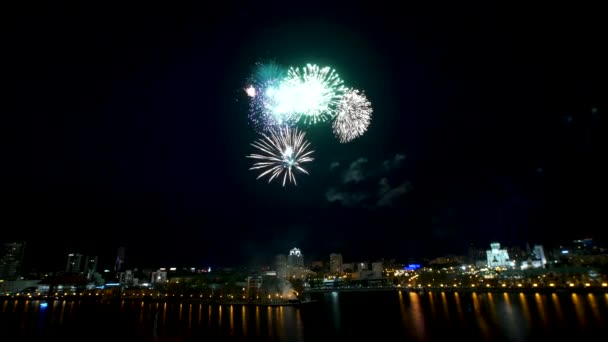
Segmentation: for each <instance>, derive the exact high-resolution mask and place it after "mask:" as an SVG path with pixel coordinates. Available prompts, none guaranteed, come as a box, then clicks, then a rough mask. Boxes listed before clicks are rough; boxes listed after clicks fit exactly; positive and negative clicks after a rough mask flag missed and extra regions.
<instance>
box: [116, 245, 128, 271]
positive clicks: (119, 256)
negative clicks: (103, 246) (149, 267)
mask: <svg viewBox="0 0 608 342" xmlns="http://www.w3.org/2000/svg"><path fill="white" fill-rule="evenodd" d="M126 255H127V250H126V248H124V247H119V248H118V251H117V253H116V262H115V263H114V272H121V271H123V270H124V264H125V260H126Z"/></svg>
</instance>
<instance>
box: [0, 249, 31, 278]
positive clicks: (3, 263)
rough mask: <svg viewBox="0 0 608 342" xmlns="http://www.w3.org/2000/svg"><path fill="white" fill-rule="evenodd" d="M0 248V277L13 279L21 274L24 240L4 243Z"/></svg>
mask: <svg viewBox="0 0 608 342" xmlns="http://www.w3.org/2000/svg"><path fill="white" fill-rule="evenodd" d="M2 247H3V248H2V250H0V279H1V280H15V279H17V278H19V277H20V276H21V271H22V268H23V256H24V254H25V242H22V243H17V242H11V243H5V244H4V245H3V246H2Z"/></svg>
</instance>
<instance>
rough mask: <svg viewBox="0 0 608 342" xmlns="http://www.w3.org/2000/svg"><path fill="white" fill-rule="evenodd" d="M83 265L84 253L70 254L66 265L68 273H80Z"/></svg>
mask: <svg viewBox="0 0 608 342" xmlns="http://www.w3.org/2000/svg"><path fill="white" fill-rule="evenodd" d="M81 267H82V254H78V253H70V254H68V262H67V264H66V266H65V272H66V273H80V271H81V270H82V269H81Z"/></svg>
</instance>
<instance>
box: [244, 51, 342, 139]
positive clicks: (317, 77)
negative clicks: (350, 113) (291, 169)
mask: <svg viewBox="0 0 608 342" xmlns="http://www.w3.org/2000/svg"><path fill="white" fill-rule="evenodd" d="M343 83H344V82H343V81H342V80H341V79H340V77H339V76H338V74H337V72H336V71H335V70H333V69H331V68H330V67H323V68H321V67H319V66H317V65H313V64H307V65H306V66H305V67H304V68H290V69H288V70H285V69H283V68H281V67H280V66H278V65H277V64H275V63H269V64H259V65H258V66H257V68H256V70H255V72H254V74H253V77H252V78H251V82H250V84H249V85H248V86H247V87H246V88H245V89H244V91H245V92H246V94H247V96H249V98H250V111H249V119H250V121H251V122H252V123H253V125H254V127H255V128H256V129H257V131H258V132H263V131H265V130H268V129H272V128H276V127H280V126H294V125H295V124H296V123H298V122H303V123H305V124H314V123H317V122H323V121H326V120H328V119H330V118H333V117H334V116H335V114H336V109H337V107H338V104H339V103H340V99H341V98H342V94H343V93H344V91H345V90H346V88H345V87H344V84H343Z"/></svg>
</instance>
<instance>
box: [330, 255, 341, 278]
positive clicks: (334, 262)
mask: <svg viewBox="0 0 608 342" xmlns="http://www.w3.org/2000/svg"><path fill="white" fill-rule="evenodd" d="M329 272H330V273H333V274H342V254H336V253H332V254H330V255H329Z"/></svg>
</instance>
